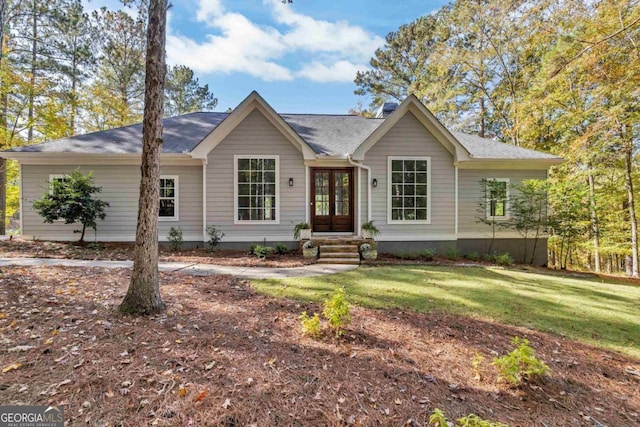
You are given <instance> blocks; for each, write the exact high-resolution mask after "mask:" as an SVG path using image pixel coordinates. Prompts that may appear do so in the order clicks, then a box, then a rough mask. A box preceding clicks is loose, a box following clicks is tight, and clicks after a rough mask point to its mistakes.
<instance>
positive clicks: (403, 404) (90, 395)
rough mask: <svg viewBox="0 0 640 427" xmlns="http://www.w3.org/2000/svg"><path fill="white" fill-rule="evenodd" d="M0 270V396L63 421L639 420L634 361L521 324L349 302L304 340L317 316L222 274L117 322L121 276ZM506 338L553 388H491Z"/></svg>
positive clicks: (182, 287)
mask: <svg viewBox="0 0 640 427" xmlns="http://www.w3.org/2000/svg"><path fill="white" fill-rule="evenodd" d="M2 270H3V271H2V273H0V369H4V370H6V372H4V373H0V402H2V404H5V405H8V404H38V405H50V404H63V405H65V418H66V420H67V423H68V425H71V426H76V425H92V426H93V425H96V426H107V425H113V426H116V425H122V426H125V425H126V426H143V425H158V426H202V425H223V426H244V425H255V426H271V425H273V426H275V425H286V426H290V425H293V426H316V425H318V426H320V425H321V426H325V425H393V426H402V425H407V426H425V425H426V424H427V419H428V416H429V414H430V413H431V412H432V411H433V409H434V408H440V409H442V410H443V411H445V413H447V414H448V415H449V418H450V419H455V418H458V417H460V416H463V415H466V414H468V413H472V412H473V413H475V414H478V415H480V416H482V417H484V418H488V419H492V420H497V421H501V422H504V423H507V424H509V425H511V426H533V425H536V426H594V425H608V426H637V425H640V377H638V376H637V375H638V374H637V373H638V370H639V369H640V361H639V360H637V359H633V358H630V357H627V356H624V355H621V354H618V353H615V352H610V351H606V350H603V349H598V348H593V347H590V346H586V345H583V344H579V343H576V342H573V341H570V340H567V339H564V338H562V337H557V336H553V335H549V334H543V333H539V332H535V331H531V330H528V329H525V328H516V327H511V326H505V325H501V324H497V323H492V322H489V321H482V320H478V319H471V318H467V317H463V316H452V315H441V314H435V313H432V314H416V313H409V312H403V311H387V310H371V309H364V308H359V307H352V318H353V320H352V323H351V325H350V326H348V328H347V330H346V333H345V334H344V335H343V336H342V337H340V338H336V337H334V336H333V335H327V336H325V338H323V339H320V340H314V339H311V338H307V337H305V336H303V335H302V334H301V331H300V325H299V321H298V316H299V314H300V313H301V312H302V311H303V310H306V311H307V312H310V313H311V312H318V311H321V307H320V306H318V305H315V304H300V303H298V302H296V301H291V300H286V299H276V298H272V297H267V296H264V295H260V294H256V293H255V292H254V291H253V289H252V288H251V286H250V285H249V284H248V283H247V282H244V281H240V280H237V279H235V278H232V277H228V276H210V277H194V276H189V275H184V274H179V273H166V274H162V275H161V292H162V295H163V299H164V301H165V302H166V303H167V310H166V312H164V313H162V314H159V315H155V316H149V317H131V316H125V315H121V314H119V313H118V312H117V309H116V308H117V305H118V303H119V302H120V301H121V300H122V298H123V297H124V294H125V292H126V289H127V286H128V282H129V270H128V269H122V270H107V269H74V268H62V267H56V268H51V267H47V268H19V267H8V268H3V269H2ZM516 335H517V336H520V337H526V338H527V339H529V340H530V342H531V344H532V346H533V347H534V348H535V349H536V351H537V355H538V356H539V357H540V358H541V359H542V360H544V361H546V362H547V364H548V365H549V366H550V367H551V369H552V371H553V378H552V379H547V380H545V381H544V382H542V383H539V384H537V385H533V386H529V385H525V386H523V387H521V388H510V387H507V386H506V385H504V384H500V383H497V382H496V380H495V378H496V371H495V369H494V368H493V367H492V366H491V361H492V359H493V357H494V356H495V355H498V354H504V353H505V352H507V351H508V350H509V349H510V348H511V346H510V344H509V342H510V340H511V338H512V337H513V336H516ZM478 354H479V355H481V356H483V357H484V360H483V362H482V363H481V364H480V366H479V369H478V372H476V371H474V369H473V367H472V365H471V361H472V360H473V359H474V358H475V357H476V355H478ZM14 364H15V365H14ZM10 367H13V369H11V368H10ZM6 368H10V369H8V370H7V369H6ZM0 372H2V371H0ZM476 374H479V376H476Z"/></svg>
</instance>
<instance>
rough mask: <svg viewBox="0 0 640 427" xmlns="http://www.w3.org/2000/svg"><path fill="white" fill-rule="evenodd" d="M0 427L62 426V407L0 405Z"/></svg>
mask: <svg viewBox="0 0 640 427" xmlns="http://www.w3.org/2000/svg"><path fill="white" fill-rule="evenodd" d="M0 427H64V407H62V406H0Z"/></svg>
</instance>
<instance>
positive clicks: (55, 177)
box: [49, 174, 69, 194]
mask: <svg viewBox="0 0 640 427" xmlns="http://www.w3.org/2000/svg"><path fill="white" fill-rule="evenodd" d="M68 180H69V175H65V174H51V175H49V194H53V186H54V182H58V183H62V182H65V181H68Z"/></svg>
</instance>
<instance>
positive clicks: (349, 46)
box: [266, 0, 384, 60]
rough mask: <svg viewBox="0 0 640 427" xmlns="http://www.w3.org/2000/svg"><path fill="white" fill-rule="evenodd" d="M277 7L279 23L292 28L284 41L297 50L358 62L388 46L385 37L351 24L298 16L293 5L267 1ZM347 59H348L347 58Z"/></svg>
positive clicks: (276, 14) (275, 0) (275, 12)
mask: <svg viewBox="0 0 640 427" xmlns="http://www.w3.org/2000/svg"><path fill="white" fill-rule="evenodd" d="M266 3H267V4H268V5H270V6H272V7H273V10H274V18H275V20H276V22H278V23H280V24H284V25H287V26H289V27H291V30H290V31H288V32H287V33H286V34H285V35H284V37H283V39H284V42H285V44H287V46H289V47H291V48H293V49H299V50H305V51H311V52H331V53H337V54H340V55H342V56H344V57H347V56H348V57H350V58H351V59H355V60H362V59H365V60H367V59H369V58H371V56H372V54H373V52H374V51H375V50H376V49H377V48H378V47H380V46H382V44H383V43H384V39H382V37H380V36H377V35H375V34H371V33H368V32H366V31H365V30H364V29H363V28H361V27H357V26H354V25H351V24H349V23H348V22H347V21H337V22H329V21H322V20H316V19H313V18H312V17H310V16H306V15H301V14H298V13H295V12H294V11H293V9H292V8H291V7H290V5H285V4H282V3H281V2H280V1H277V0H266ZM345 59H346V58H345Z"/></svg>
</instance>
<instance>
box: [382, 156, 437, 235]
mask: <svg viewBox="0 0 640 427" xmlns="http://www.w3.org/2000/svg"><path fill="white" fill-rule="evenodd" d="M393 160H426V161H427V219H426V220H423V219H421V220H409V219H403V220H393V219H391V209H392V207H391V185H392V182H391V173H392V171H391V162H392V161H393ZM387 223H388V224H431V157H425V156H388V157H387Z"/></svg>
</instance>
